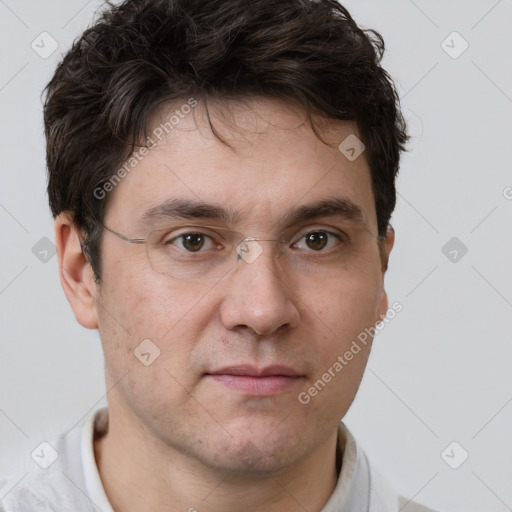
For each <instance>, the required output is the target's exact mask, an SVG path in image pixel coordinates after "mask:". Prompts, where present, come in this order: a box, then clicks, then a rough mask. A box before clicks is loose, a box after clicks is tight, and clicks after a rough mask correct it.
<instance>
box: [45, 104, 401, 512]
mask: <svg viewBox="0 0 512 512" xmlns="http://www.w3.org/2000/svg"><path fill="white" fill-rule="evenodd" d="M209 107H210V116H211V117H212V122H213V123H214V126H215V128H216V129H217V131H218V132H220V133H221V135H222V136H223V137H226V138H227V139H228V140H229V142H230V144H232V145H234V146H235V148H236V151H233V150H231V149H230V148H228V147H227V146H225V145H223V144H222V143H221V142H220V141H218V140H217V139H216V138H215V137H214V135H213V134H212V132H211V130H210V128H209V124H208V121H207V118H206V115H205V109H204V105H203V104H202V103H199V104H198V106H197V107H196V108H195V109H194V113H193V114H189V115H187V116H186V117H185V118H184V119H183V120H182V121H181V122H180V124H179V126H178V127H177V128H176V129H175V130H173V131H172V132H170V134H169V136H168V137H167V138H166V139H163V140H162V141H161V142H160V143H159V144H158V146H157V147H156V148H155V149H153V150H151V151H150V152H149V154H148V155H147V156H146V157H145V158H144V159H143V160H142V161H141V162H140V163H139V164H138V166H137V167H136V168H135V169H134V170H133V172H131V173H130V174H129V175H128V176H127V177H126V178H124V179H123V180H122V181H121V182H120V183H119V184H118V185H117V186H116V187H115V189H114V191H113V192H112V193H111V194H110V196H109V199H108V201H109V202H108V206H107V212H106V216H105V219H104V223H105V225H107V226H109V227H110V228H112V229H114V230H116V231H118V232H120V233H122V234H124V235H125V236H127V237H132V238H143V237H145V236H146V235H147V231H148V228H147V226H145V225H143V224H141V222H140V220H139V217H140V214H141V213H142V212H143V211H145V210H147V209H148V208H150V207H152V206H155V205H156V204H158V203H160V202H162V201H164V200H166V199H168V198H170V197H177V198H186V199H191V200H198V199H200V200H201V201H203V202H206V203H215V204H219V205H222V206H224V207H227V206H229V208H230V209H231V210H233V211H234V212H238V213H239V214H240V219H239V220H238V222H237V223H236V224H232V225H229V226H228V227H230V228H232V229H236V230H237V231H240V232H243V233H247V234H248V235H249V236H254V237H261V238H272V237H273V236H275V235H277V233H278V232H279V228H280V226H281V224H280V223H281V219H282V217H283V214H284V212H285V211H286V210H288V209H290V208H297V207H298V206H300V205H303V204H309V203H311V202H314V201H316V200H319V199H324V198H325V197H327V196H329V197H332V196H337V197H345V198H350V199H351V200H352V201H353V202H354V203H356V204H357V205H359V206H360V207H361V209H362V210H363V211H364V212H365V214H366V217H367V222H368V228H369V229H370V230H371V231H372V232H373V233H375V234H376V233H377V216H376V212H375V206H374V196H373V193H372V186H371V177H370V170H369V167H368V164H367V162H366V159H365V158H364V154H363V156H361V157H360V158H358V159H356V160H355V161H353V162H351V161H349V160H348V159H347V158H345V156H344V155H343V154H342V153H341V152H340V151H338V149H337V146H338V144H339V143H340V142H341V141H343V140H344V139H345V137H347V135H349V134H351V133H357V131H356V129H355V127H354V126H353V125H352V124H351V123H348V122H341V121H332V120H330V121H326V122H324V123H321V127H322V129H321V133H322V135H323V137H324V138H325V139H326V140H327V142H329V143H330V144H331V146H326V145H324V144H322V142H321V141H319V140H318V138H317V137H316V136H315V134H314V133H313V132H312V130H311V128H310V127H309V125H308V124H307V123H306V122H305V120H306V114H305V112H303V111H302V110H301V109H300V108H298V107H294V106H293V105H291V104H286V103H284V102H282V101H278V100H274V99H268V98H250V99H246V100H245V101H237V102H235V101H234V100H231V101H230V102H229V103H225V104H221V103H217V104H214V105H212V104H210V103H209ZM166 115H168V113H167V112H165V111H161V112H160V116H161V117H160V118H155V120H154V124H155V126H156V125H157V124H158V123H159V122H160V121H161V120H162V119H165V117H166ZM331 222H332V219H329V218H325V219H315V220H313V221H310V222H309V223H308V225H310V224H311V225H313V226H317V225H321V226H325V225H327V226H328V225H330V224H331ZM207 223H208V222H207ZM209 224H211V222H210V223H209ZM55 229H56V240H57V249H58V258H59V265H60V277H61V282H62V285H63V288H64V291H65V293H66V296H67V298H68V300H69V302H70V304H71V307H72V309H73V311H74V314H75V316H76V318H77V320H78V322H79V323H80V324H81V325H83V326H84V327H87V328H89V329H98V330H99V332H100V336H101V340H102V345H103V349H104V353H105V366H106V384H107V389H108V390H109V394H108V403H109V431H108V434H107V435H106V436H104V437H103V438H101V439H100V440H97V441H96V442H95V446H94V448H95V454H96V460H97V464H98V468H99V471H100V475H101V478H102V481H103V484H104V487H105V491H106V493H107V496H108V498H109V500H110V501H111V503H112V506H113V507H114V509H115V510H116V512H131V511H137V510H184V511H186V510H190V509H192V510H194V509H196V510H197V511H199V512H203V511H208V512H220V511H225V510H251V511H255V512H259V511H265V512H273V511H281V512H282V511H285V512H286V511H292V510H293V511H295V510H298V509H301V507H303V508H304V509H306V510H310V511H319V510H321V508H322V507H323V505H324V504H325V503H326V502H327V500H328V499H329V497H330V495H331V493H332V491H333V489H334V487H335V485H336V481H337V472H336V468H335V447H336V432H337V425H338V423H339V421H340V420H341V419H342V418H343V416H344V415H345V413H346V412H347V410H348V408H349V407H350V405H351V403H352V401H353V399H354V397H355V394H356V392H357V389H358V387H359V384H360V382H361V379H362V375H363V372H364V369H365V366H366V362H367V358H368V355H369V351H370V346H371V343H368V345H367V346H366V347H363V350H362V351H361V352H360V353H359V354H358V355H357V356H355V357H354V359H353V360H352V361H350V363H349V364H348V365H347V366H346V367H345V368H344V369H343V371H342V372H340V373H339V374H338V375H337V376H336V377H335V378H334V379H332V381H331V382H330V383H329V384H328V385H326V386H325V388H324V389H323V390H322V391H321V392H320V393H318V395H317V396H315V397H314V398H312V399H311V401H310V402H309V403H308V404H307V405H304V404H301V403H300V402H299V400H298V399H297V396H298V393H300V392H301V391H307V390H308V388H310V387H311V386H312V385H313V383H314V382H315V381H317V380H318V378H320V376H321V375H322V374H323V373H324V372H326V371H327V369H328V368H329V367H331V366H332V365H333V363H334V362H335V361H336V358H337V357H338V356H339V355H342V354H343V353H344V352H345V351H346V350H347V349H348V348H349V347H350V345H351V343H352V341H353V340H355V339H356V337H357V335H358V334H359V333H360V332H362V331H363V330H364V329H365V327H369V326H372V325H374V324H375V323H376V322H377V321H378V320H379V319H381V318H382V317H383V316H384V315H385V314H386V311H387V308H388V302H387V296H386V293H385V290H384V275H385V268H386V267H387V258H388V255H389V252H390V251H391V249H392V246H393V242H394V234H393V231H392V230H389V231H388V234H387V238H386V239H385V240H384V241H382V242H381V243H382V247H381V248H382V249H384V252H383V254H384V257H381V255H380V254H379V250H378V242H377V240H376V239H371V240H370V242H369V243H368V245H367V247H368V251H367V253H365V254H366V255H365V258H362V259H361V262H360V263H358V264H357V265H356V266H353V267H351V268H349V269H347V270H345V271H343V272H341V273H340V275H336V276H333V277H331V278H328V279H325V278H312V277H311V276H308V275H305V274H303V273H302V274H301V273H295V274H293V273H289V272H282V271H281V270H280V269H281V267H280V266H279V265H280V263H279V260H277V259H275V258H273V256H272V251H270V250H268V249H269V248H270V247H271V245H269V244H271V242H260V244H261V247H262V248H263V252H262V254H261V255H260V256H259V257H258V258H257V259H256V260H255V261H254V262H252V263H250V264H249V263H246V262H244V261H239V262H237V266H236V268H235V269H234V270H233V271H232V272H231V273H230V274H228V275H227V276H226V277H225V278H224V279H222V280H215V281H209V282H208V283H207V285H206V284H205V282H204V281H203V282H201V281H194V282H191V283H188V284H187V283H186V282H184V281H181V280H173V279H170V278H168V277H166V276H163V275H162V274H160V273H157V272H155V271H154V269H153V268H152V267H151V266H150V265H149V264H148V260H147V257H146V249H145V246H144V245H135V244H129V243H127V242H125V241H122V240H120V239H119V238H117V237H115V236H114V235H112V234H111V233H108V232H105V234H104V237H103V240H102V245H101V255H102V256H101V258H102V259H101V268H102V274H101V283H100V284H99V285H98V284H96V283H95V282H94V279H93V272H92V270H91V267H90V265H89V264H88V262H87V260H86V259H85V258H84V255H83V254H82V252H81V250H80V244H79V233H78V232H77V230H76V228H75V226H74V225H73V222H72V219H71V217H70V216H69V214H67V213H62V214H61V215H59V216H58V218H57V219H56V223H55ZM269 235H272V236H269ZM144 339H151V340H152V342H153V343H154V344H155V345H156V346H158V348H159V349H160V356H159V357H158V358H157V359H155V360H154V362H153V363H152V364H151V365H150V366H144V365H143V364H141V362H140V361H139V360H138V359H137V358H136V357H134V350H135V349H136V347H137V346H138V345H139V344H140V343H141V341H142V340H144ZM242 363H246V364H253V365H256V366H258V367H264V366H267V365H270V364H284V365H286V366H289V367H292V368H294V369H295V370H296V371H297V373H298V374H300V377H299V378H297V379H296V381H295V382H294V383H293V384H292V385H291V386H290V387H289V388H286V389H285V390H283V391H281V392H279V393H276V394H274V395H272V396H251V395H250V394H247V393H244V392H241V391H239V390H234V389H231V388H228V387H226V386H225V385H223V384H221V383H219V382H217V381H214V380H212V379H211V377H208V376H205V373H208V372H209V371H212V370H214V369H219V368H222V367H226V366H231V365H234V364H242Z"/></svg>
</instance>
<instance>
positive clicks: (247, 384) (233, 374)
mask: <svg viewBox="0 0 512 512" xmlns="http://www.w3.org/2000/svg"><path fill="white" fill-rule="evenodd" d="M205 377H207V378H208V379H211V380H213V381H214V382H217V383H219V384H221V385H223V386H225V387H227V388H230V389H233V390H235V391H239V392H242V393H244V394H247V395H252V396H271V395H275V394H278V393H282V392H284V391H286V390H288V389H289V388H290V387H292V386H294V385H296V384H297V383H298V382H300V381H301V380H302V375H301V374H300V373H299V372H297V371H296V370H294V369H293V368H290V367H288V366H283V365H271V366H266V367H264V368H258V367H256V366H253V365H237V366H229V367H226V368H222V369H220V370H214V371H211V372H208V373H206V375H205Z"/></svg>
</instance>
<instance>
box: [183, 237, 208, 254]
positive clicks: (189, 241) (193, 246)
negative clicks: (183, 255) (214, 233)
mask: <svg viewBox="0 0 512 512" xmlns="http://www.w3.org/2000/svg"><path fill="white" fill-rule="evenodd" d="M180 238H181V243H182V246H183V248H184V249H186V250H187V251H190V252H197V251H199V250H201V249H202V248H203V246H204V244H205V235H203V234H202V233H187V234H185V235H181V237H180Z"/></svg>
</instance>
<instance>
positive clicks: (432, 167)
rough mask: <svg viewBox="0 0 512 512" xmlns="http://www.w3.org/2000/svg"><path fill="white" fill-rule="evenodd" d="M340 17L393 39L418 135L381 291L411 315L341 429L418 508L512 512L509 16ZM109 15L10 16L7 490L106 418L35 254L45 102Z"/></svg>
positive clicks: (4, 156)
mask: <svg viewBox="0 0 512 512" xmlns="http://www.w3.org/2000/svg"><path fill="white" fill-rule="evenodd" d="M344 4H345V5H346V6H347V7H348V8H349V10H350V11H351V12H352V14H353V16H354V17H355V18H356V20H357V21H358V22H359V23H360V24H362V25H363V26H365V27H369V28H375V29H377V30H379V31H380V32H381V33H382V34H383V36H384V38H385V40H386V43H387V48H388V51H387V54H386V57H385V60H384V65H385V67H386V68H387V69H388V70H389V72H390V73H391V75H392V76H393V77H394V78H395V80H396V83H397V86H398V89H399V91H400V93H401V96H402V104H403V109H404V112H405V115H406V117H407V119H408V121H409V123H410V129H411V132H412V135H413V140H412V141H411V144H410V152H409V153H408V154H407V155H405V157H404V159H403V164H402V168H401V172H400V177H399V181H398V190H399V198H398V205H397V209H396V212H395V214H394V217H393V225H394V227H395V229H396V233H397V241H396V246H395V249H394V251H393V254H392V259H391V264H390V268H389V272H388V276H387V290H388V293H389V298H390V303H393V302H395V301H398V302H400V303H401V304H402V305H403V311H402V312H401V313H399V314H398V315H397V317H396V318H395V319H394V320H393V321H392V322H391V323H390V324H389V325H387V326H386V327H385V329H384V330H383V331H382V332H381V333H380V334H379V335H378V336H377V337H376V339H375V345H374V349H373V353H372V356H371V358H370V362H369V367H368V370H367V372H366V375H365V377H364V379H363V382H362V385H361V388H360V391H359V394H358V396H357V398H356V400H355V402H354V405H353V407H352V408H351V410H350V412H349V413H348V415H347V417H346V422H347V424H348V426H349V427H350V428H351V429H352V430H353V431H354V432H355V433H356V437H357V438H358V439H359V441H360V442H361V444H362V445H363V447H364V449H365V450H366V452H367V454H368V455H369V457H370V460H372V461H373V462H374V463H375V464H376V465H377V466H378V467H380V468H381V470H383V472H384V473H385V474H386V476H387V477H388V479H389V480H390V481H391V482H392V483H393V484H394V485H395V486H396V487H397V488H398V489H399V490H400V491H401V492H402V493H404V494H406V495H408V496H409V497H412V496H416V499H417V500H419V501H421V502H424V503H426V504H429V505H430V506H432V507H435V508H438V509H440V510H446V511H458V512H462V511H464V512H474V511H478V512H484V511H485V512H501V511H506V510H512V487H511V486H510V481H511V478H512V443H511V441H510V431H511V426H512V404H511V401H512V372H511V361H512V343H511V341H512V340H511V337H512V336H511V331H510V325H511V322H510V320H511V319H512V314H511V313H512V309H511V308H512V272H511V271H510V264H511V262H512V242H511V236H510V235H511V231H512V230H511V219H512V172H511V159H510V156H511V155H510V154H511V146H512V140H511V138H510V135H511V133H512V130H511V128H512V115H511V114H512V68H511V62H512V61H511V54H510V53H511V50H512V30H511V28H510V24H511V21H512V0H500V1H496V0H479V1H476V0H473V1H465V2H462V1H455V0H450V1H430V2H428V1H426V0H414V1H413V0H387V1H386V2H383V1H377V0H373V1H370V0H363V1H362V0H350V1H346V2H344ZM100 5H101V2H98V1H95V0H91V1H89V2H85V1H84V0H66V1H64V0H47V1H44V2H40V1H35V0H34V1H28V0H19V1H16V0H0V57H1V61H0V62H1V66H0V108H1V114H2V116H1V121H2V122H1V124H0V130H1V131H0V149H1V153H0V155H1V166H0V168H1V171H0V172H1V187H0V223H1V224H0V225H1V233H0V234H1V236H0V244H1V245H0V248H1V255H2V264H1V266H0V315H1V328H2V330H1V336H2V339H1V344H0V474H3V473H5V472H7V471H11V470H12V469H13V467H16V466H18V465H21V463H22V462H25V463H26V462H27V461H28V462H29V463H31V461H30V459H29V457H30V452H31V451H32V450H33V449H34V448H35V447H36V446H37V445H38V444H39V443H40V442H41V441H43V440H45V439H48V438H49V437H51V436H53V435H55V434H57V433H59V432H62V431H67V430H68V429H70V428H72V427H73V426H74V425H75V424H76V423H77V422H79V421H80V420H81V419H82V418H83V417H84V416H85V415H86V414H87V413H88V412H89V410H90V409H91V408H92V407H93V406H95V405H97V404H100V403H102V402H103V403H104V402H105V385H104V381H103V356H102V353H101V347H100V342H99V338H98V335H97V333H96V332H94V331H87V330H86V329H83V328H82V327H80V326H79V324H78V323H76V321H75V319H74V317H73V314H72V312H71V309H70V308H69V306H68V304H67V302H66V299H65V297H64V294H63V292H62V290H61V287H60V283H59V280H58V274H57V258H56V257H55V256H53V255H52V252H51V247H52V246H51V244H49V242H48V241H47V240H43V241H41V239H44V237H47V238H48V239H50V240H54V236H53V226H52V219H51V217H50V214H49V211H48V206H47V198H46V193H45V163H44V158H45V157H44V141H43V137H42V118H41V100H40V93H41V90H42V88H43V87H44V85H45V84H46V82H47V81H48V79H49V78H50V76H51V74H52V71H53V69H54V67H55V64H56V62H57V60H58V59H59V57H60V55H61V52H63V51H65V50H66V49H67V48H68V47H69V45H70V43H71V41H72V40H73V39H74V38H75V37H76V36H77V35H78V34H79V33H80V32H81V31H82V30H83V29H84V28H85V27H86V26H87V24H88V23H89V22H90V20H91V17H92V15H93V12H94V11H95V9H96V8H97V7H98V6H100ZM43 31H46V32H48V33H49V34H51V37H52V38H53V39H55V41H56V42H57V43H58V45H59V47H58V49H57V50H56V51H55V52H54V53H53V54H52V55H51V56H49V57H48V58H46V59H43V58H42V57H41V56H40V55H39V54H38V53H36V51H34V50H33V49H32V47H31V43H32V41H35V43H34V44H39V48H38V51H39V52H42V51H43V50H44V51H48V50H49V49H51V46H50V43H51V41H50V39H45V40H44V48H41V47H42V46H43V43H42V42H41V39H42V38H44V37H47V36H39V35H40V34H41V33H42V32H43ZM454 31H456V32H458V33H459V34H460V36H458V35H450V34H452V32H454ZM462 38H463V39H462ZM443 41H445V43H443ZM464 41H467V43H468V44H469V47H468V49H467V50H466V51H465V52H464V53H462V54H461V55H458V54H459V53H460V52H461V50H462V49H464V46H465V43H464ZM450 54H451V55H450ZM454 57H457V58H454ZM453 237H456V238H457V239H456V240H454V241H452V242H451V243H450V245H448V246H447V247H446V248H445V249H444V251H443V247H445V244H447V243H448V242H449V241H450V240H451V239H452V238H453ZM47 246H48V247H47ZM464 246H465V247H466V248H467V253H466V254H463V253H464ZM34 247H35V249H34ZM48 248H50V252H47V253H45V252H44V251H45V250H48ZM454 251H456V252H454ZM454 259H455V261H454ZM453 441H456V442H457V443H458V445H456V446H455V447H453V445H452V447H450V448H449V449H448V450H447V451H445V448H446V447H448V446H449V445H450V443H452V442H453ZM463 450H465V451H467V452H468V454H469V457H468V459H467V460H466V461H465V462H464V463H463V464H462V465H460V466H459V467H458V469H453V468H452V467H450V466H449V465H448V464H447V462H446V461H448V462H450V463H451V464H452V465H454V466H455V465H457V464H459V463H460V461H461V460H462V459H461V457H462V455H463V454H464V451H463ZM443 452H444V453H445V455H444V458H443V456H442V453H443ZM404 510H405V511H406V510H407V509H406V508H405V509H404Z"/></svg>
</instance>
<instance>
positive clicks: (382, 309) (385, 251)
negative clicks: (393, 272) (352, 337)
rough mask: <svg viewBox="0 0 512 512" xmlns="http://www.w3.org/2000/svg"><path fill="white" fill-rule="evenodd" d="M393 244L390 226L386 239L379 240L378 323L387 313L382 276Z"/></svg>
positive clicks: (386, 300) (386, 297)
mask: <svg viewBox="0 0 512 512" xmlns="http://www.w3.org/2000/svg"><path fill="white" fill-rule="evenodd" d="M394 244H395V230H394V229H393V227H392V226H391V225H389V226H388V229H387V230H386V237H385V238H384V239H383V240H379V252H380V261H381V271H382V292H381V297H380V302H379V318H378V320H379V321H380V320H382V319H384V317H385V316H386V314H387V311H388V295H387V293H386V291H385V290H384V276H385V274H386V270H387V269H388V262H389V254H390V253H391V250H392V249H393V245H394Z"/></svg>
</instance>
